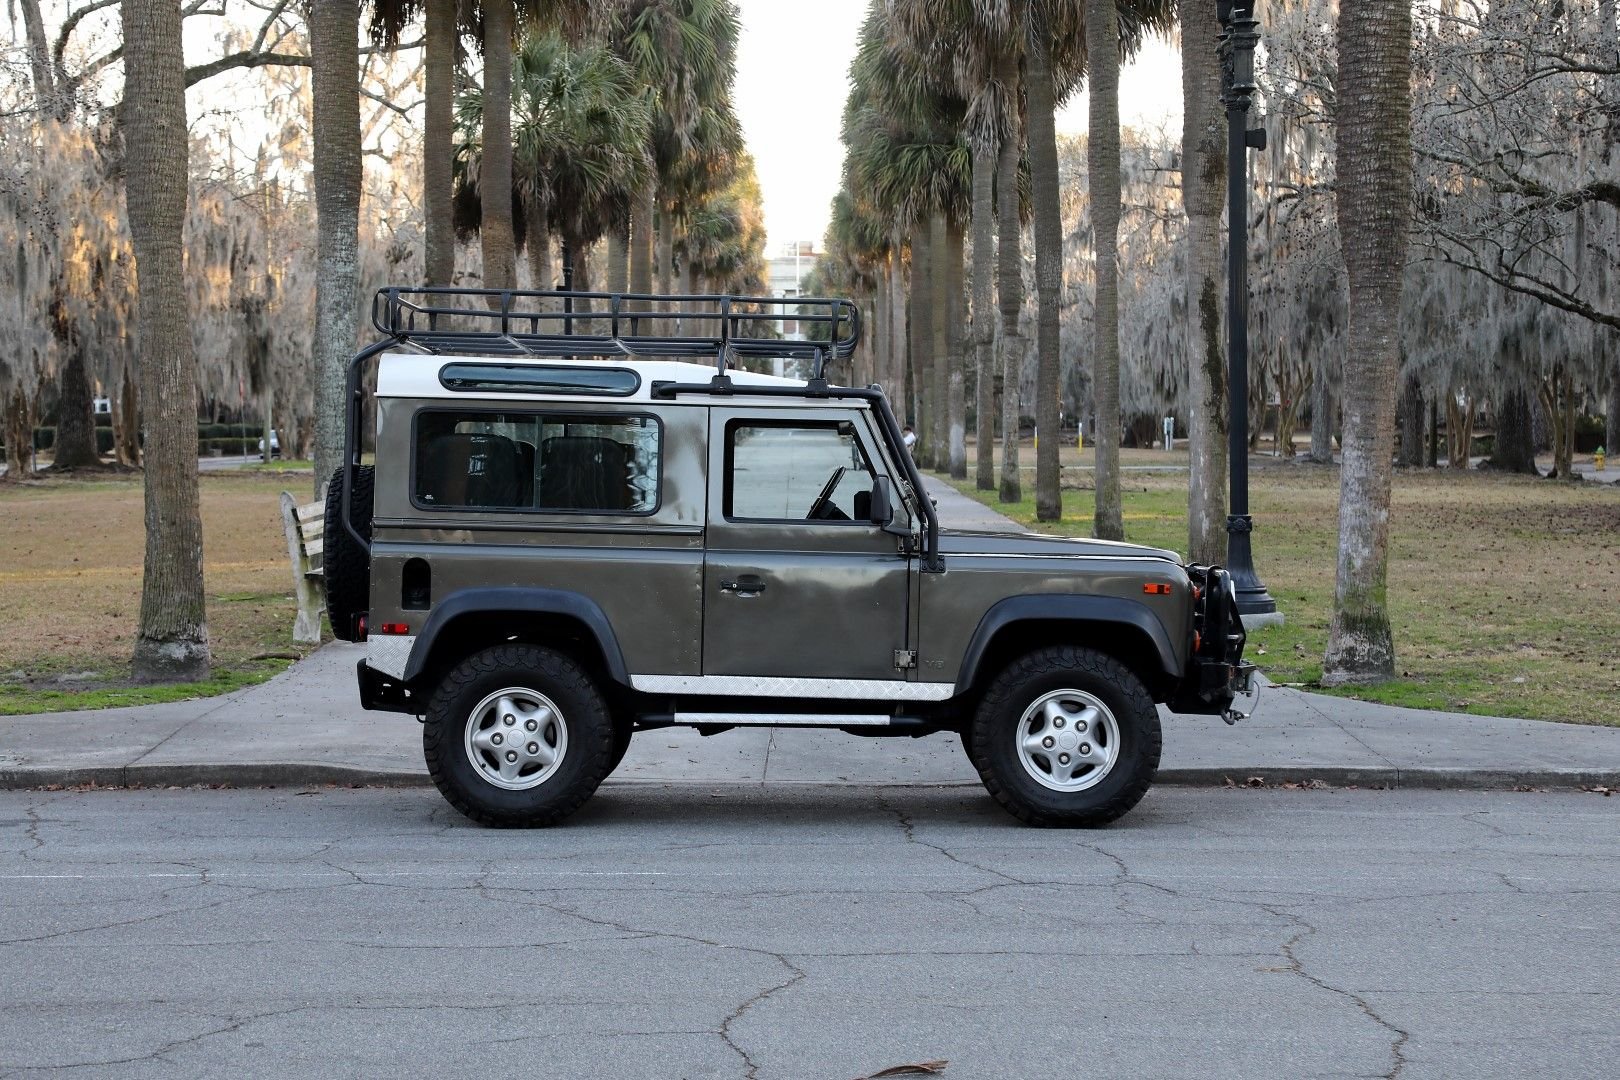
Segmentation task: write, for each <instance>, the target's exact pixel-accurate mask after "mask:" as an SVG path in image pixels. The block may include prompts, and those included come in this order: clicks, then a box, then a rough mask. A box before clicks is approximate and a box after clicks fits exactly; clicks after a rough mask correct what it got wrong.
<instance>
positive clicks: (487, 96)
mask: <svg viewBox="0 0 1620 1080" xmlns="http://www.w3.org/2000/svg"><path fill="white" fill-rule="evenodd" d="M483 10H484V27H483V35H482V41H483V46H484V86H483V92H482V94H481V100H482V101H483V104H484V112H483V132H482V143H481V145H482V146H483V147H484V154H483V159H482V161H481V164H480V169H479V172H480V175H481V176H482V178H483V181H484V182H483V183H482V184H481V185H480V191H481V192H482V194H483V215H482V219H481V221H482V224H481V227H480V228H479V230H478V236H479V239H480V241H482V243H483V248H484V286H485V288H491V289H510V288H511V287H512V286H513V284H515V281H514V277H513V271H514V263H515V260H516V257H517V240H516V238H515V236H514V235H513V231H512V36H513V34H514V33H515V32H516V29H517V26H516V12H515V11H514V9H513V0H484V2H483Z"/></svg>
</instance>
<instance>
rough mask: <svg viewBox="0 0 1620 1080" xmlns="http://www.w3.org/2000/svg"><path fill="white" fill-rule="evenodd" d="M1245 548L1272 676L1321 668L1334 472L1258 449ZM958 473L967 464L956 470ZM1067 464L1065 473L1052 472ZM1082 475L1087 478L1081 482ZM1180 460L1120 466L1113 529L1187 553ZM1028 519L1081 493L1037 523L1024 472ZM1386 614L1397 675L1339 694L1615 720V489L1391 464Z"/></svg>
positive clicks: (1311, 682) (1252, 649) (1087, 494)
mask: <svg viewBox="0 0 1620 1080" xmlns="http://www.w3.org/2000/svg"><path fill="white" fill-rule="evenodd" d="M1250 475H1251V502H1252V504H1253V505H1252V507H1251V509H1252V512H1253V514H1254V518H1255V533H1254V557H1255V564H1256V567H1257V569H1258V570H1259V572H1260V576H1261V579H1262V580H1263V581H1264V582H1265V583H1266V586H1267V587H1268V588H1269V589H1270V591H1271V594H1272V596H1274V597H1275V598H1276V600H1277V606H1278V608H1279V609H1280V610H1281V611H1282V612H1283V613H1284V615H1285V616H1286V617H1287V623H1286V625H1284V626H1281V627H1272V628H1267V629H1264V630H1259V631H1256V632H1255V633H1253V634H1251V635H1250V637H1249V650H1248V652H1249V656H1250V658H1251V659H1253V660H1254V661H1255V663H1257V664H1259V665H1260V667H1261V669H1262V670H1264V671H1265V673H1266V675H1267V676H1268V677H1269V678H1271V679H1273V680H1274V681H1276V682H1280V683H1297V684H1302V685H1304V686H1307V687H1310V688H1312V689H1320V687H1319V686H1318V685H1317V683H1318V680H1319V679H1320V678H1321V674H1322V654H1323V651H1324V649H1325V648H1326V645H1327V631H1328V618H1329V615H1330V613H1331V610H1332V601H1333V578H1334V560H1335V557H1336V552H1337V536H1338V532H1337V530H1338V519H1337V514H1338V471H1337V470H1336V469H1330V468H1324V467H1321V466H1312V465H1306V464H1284V463H1279V464H1266V465H1262V466H1258V467H1256V468H1255V469H1254V470H1253V471H1252V472H1251V474H1250ZM970 476H971V470H970ZM1069 481H1070V478H1069V477H1067V476H1066V477H1065V482H1066V483H1067V482H1069ZM1084 482H1085V483H1087V484H1089V482H1090V481H1089V477H1088V478H1087V479H1086V480H1085V481H1084ZM1186 485H1187V478H1186V474H1185V473H1177V474H1158V473H1126V474H1124V484H1123V486H1124V516H1125V535H1126V538H1127V539H1129V540H1134V541H1138V542H1141V543H1146V544H1154V545H1157V546H1160V547H1166V548H1171V549H1173V550H1176V551H1180V552H1182V553H1185V552H1186V550H1187V533H1186V530H1187V525H1186V499H1187V492H1186ZM956 486H957V487H958V488H959V489H961V490H962V491H963V492H964V493H966V494H968V495H970V496H973V497H975V498H978V499H980V500H981V501H982V502H984V503H985V504H986V505H988V506H990V507H993V508H994V509H997V510H999V511H1001V512H1002V513H1004V514H1006V515H1007V516H1008V517H1011V518H1012V519H1013V520H1015V521H1017V522H1019V523H1021V524H1023V525H1027V526H1029V527H1030V528H1033V529H1036V530H1038V531H1041V532H1047V533H1054V534H1058V535H1064V536H1089V535H1091V519H1092V513H1093V509H1094V501H1093V494H1092V492H1091V490H1089V489H1087V488H1071V489H1067V490H1065V491H1064V493H1063V514H1064V516H1063V520H1062V521H1060V522H1056V523H1037V522H1036V521H1035V509H1034V501H1033V489H1034V483H1033V476H1032V474H1031V473H1030V472H1029V471H1028V470H1026V474H1025V494H1026V495H1028V496H1030V497H1029V498H1026V499H1025V500H1024V501H1022V502H1018V503H1013V504H1002V503H1000V502H999V501H998V499H997V496H996V493H995V492H980V491H975V490H974V488H973V482H972V480H971V479H970V480H968V481H967V482H965V483H963V482H957V484H956ZM1390 524H1391V547H1390V565H1389V603H1390V619H1391V622H1392V625H1393V627H1394V632H1395V646H1396V664H1397V672H1398V677H1397V678H1396V679H1395V680H1393V681H1391V682H1388V683H1385V684H1383V685H1380V686H1375V687H1359V688H1353V689H1337V690H1332V691H1325V692H1328V693H1335V694H1342V695H1344V696H1347V697H1357V698H1363V699H1366V700H1369V701H1381V702H1386V703H1389V704H1394V705H1407V706H1412V707H1416V708H1425V709H1444V710H1451V711H1457V712H1472V713H1481V714H1490V715H1499V716H1522V717H1530V718H1534V719H1542V720H1564V721H1571V722H1576V723H1586V724H1611V725H1620V660H1617V654H1620V649H1617V645H1616V642H1615V634H1614V632H1613V631H1614V628H1615V623H1616V606H1617V604H1620V489H1617V488H1615V487H1614V486H1612V485H1597V484H1564V483H1555V482H1551V481H1546V480H1536V479H1534V478H1528V477H1503V476H1496V475H1492V474H1489V473H1480V472H1469V473H1452V472H1423V473H1403V474H1401V475H1399V476H1397V478H1396V481H1395V492H1394V503H1393V510H1392V514H1391V519H1390Z"/></svg>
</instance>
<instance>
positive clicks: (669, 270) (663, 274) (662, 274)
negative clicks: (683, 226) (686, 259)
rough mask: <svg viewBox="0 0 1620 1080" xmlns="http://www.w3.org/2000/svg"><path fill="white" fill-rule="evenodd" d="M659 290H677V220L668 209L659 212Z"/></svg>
mask: <svg viewBox="0 0 1620 1080" xmlns="http://www.w3.org/2000/svg"><path fill="white" fill-rule="evenodd" d="M658 291H659V292H661V293H663V294H664V295H665V296H668V295H669V294H670V293H672V292H674V291H675V222H674V215H673V214H671V213H670V212H669V211H668V210H664V211H662V212H661V213H659V214H658ZM666 306H667V305H666Z"/></svg>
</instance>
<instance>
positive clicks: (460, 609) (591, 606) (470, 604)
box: [404, 587, 630, 686]
mask: <svg viewBox="0 0 1620 1080" xmlns="http://www.w3.org/2000/svg"><path fill="white" fill-rule="evenodd" d="M466 615H490V616H496V615H562V616H567V617H569V618H572V619H577V620H578V621H579V622H580V623H581V624H583V625H584V627H585V628H586V630H587V631H588V632H589V633H590V635H591V637H593V638H594V639H595V641H596V646H597V648H598V649H599V650H600V652H601V655H602V663H603V666H604V667H605V668H606V670H607V674H608V677H609V678H611V679H613V681H614V682H617V683H622V684H624V685H625V686H628V685H630V675H629V673H628V672H627V671H626V670H625V666H624V653H623V652H622V651H621V650H620V648H619V639H618V638H617V637H616V636H615V635H614V633H613V625H612V624H611V623H610V622H608V617H607V615H606V614H605V613H604V612H603V611H602V608H601V606H600V605H598V604H597V603H596V601H594V600H592V599H590V598H589V597H586V596H582V595H581V594H579V593H576V592H568V591H566V590H563V589H523V588H512V587H491V588H476V589H458V590H457V591H456V592H453V593H451V594H450V595H449V596H447V597H445V598H444V599H443V600H441V601H439V603H438V604H436V605H435V606H434V608H433V613H432V614H431V615H429V616H428V621H427V622H426V623H425V624H424V625H423V627H422V631H421V633H420V634H418V635H417V638H416V644H415V645H414V646H412V648H411V656H410V659H409V660H408V661H407V662H406V664H405V675H404V681H405V682H406V683H411V682H414V681H415V680H417V679H419V678H420V677H421V676H422V674H423V672H424V671H426V669H427V662H428V657H430V656H432V655H433V646H434V644H435V642H436V640H437V639H438V637H439V635H440V634H441V633H443V632H444V629H445V627H447V626H449V625H450V624H451V623H452V622H454V621H455V620H456V619H459V618H461V617H463V616H466Z"/></svg>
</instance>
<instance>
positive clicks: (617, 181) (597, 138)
mask: <svg viewBox="0 0 1620 1080" xmlns="http://www.w3.org/2000/svg"><path fill="white" fill-rule="evenodd" d="M512 73H513V89H514V91H515V94H514V104H515V106H516V109H515V115H516V121H517V123H516V128H515V129H514V132H513V136H514V138H513V140H512V149H513V157H514V161H515V163H516V168H515V183H514V184H513V185H512V186H511V187H509V188H508V191H507V198H508V201H510V202H512V203H514V205H516V207H517V209H518V210H519V211H520V214H519V219H520V220H521V221H522V222H523V224H524V226H525V228H524V239H525V242H526V245H527V247H528V250H529V257H530V259H531V260H538V259H543V258H545V253H546V252H547V251H548V250H549V234H550V233H551V232H553V231H555V232H556V233H558V234H559V235H560V236H561V238H562V241H563V244H564V247H565V250H566V251H568V252H570V253H571V254H572V255H573V256H574V257H575V259H576V263H575V266H576V269H579V268H580V267H582V266H583V265H584V253H585V251H586V249H587V248H588V247H589V245H591V244H593V243H595V242H596V241H597V240H599V239H601V237H602V236H603V235H604V234H605V233H606V232H607V231H608V229H609V228H611V227H612V226H613V223H614V222H616V221H622V220H623V219H624V216H625V212H626V210H627V209H628V205H629V201H630V197H631V193H632V192H634V191H636V190H638V188H639V186H640V185H642V184H645V183H647V182H648V181H649V179H650V176H651V161H650V159H649V158H648V155H647V133H648V130H649V128H650V127H651V123H652V117H651V110H650V109H649V107H648V105H647V101H646V97H645V95H644V94H642V93H641V89H640V86H639V84H638V83H637V81H636V78H635V75H634V73H633V72H632V71H631V70H630V68H629V67H628V66H627V65H626V64H625V63H624V62H623V61H622V60H620V59H618V58H617V57H616V56H614V55H613V53H612V52H611V51H610V50H609V49H608V48H607V47H606V46H604V45H601V44H585V45H580V46H571V45H569V44H568V42H567V41H565V40H564V39H563V37H562V36H561V35H560V34H557V33H555V32H553V33H545V34H530V35H529V36H528V37H526V38H525V39H524V41H523V44H522V45H521V47H520V48H519V49H518V52H517V55H516V57H515V58H514V61H513V68H512ZM459 112H460V127H461V138H462V141H461V144H460V146H459V147H458V149H457V154H456V164H457V193H456V218H457V223H458V225H459V226H460V227H462V228H464V229H468V230H479V231H482V230H483V229H485V228H487V227H488V224H487V220H486V218H485V214H486V213H487V211H486V209H485V208H486V207H487V206H488V204H489V194H490V189H489V184H490V182H491V181H490V179H489V176H488V173H487V172H486V167H485V163H486V160H487V157H486V155H485V154H484V152H483V143H482V132H483V127H482V124H481V121H482V119H483V117H484V116H485V114H486V113H487V109H486V108H485V104H484V99H483V96H482V94H481V92H480V91H478V90H477V89H470V90H469V91H468V92H467V93H466V94H464V95H463V96H462V99H461V102H460V105H459ZM514 193H515V196H516V197H515V198H514ZM531 265H534V264H531ZM534 270H535V277H536V279H537V280H538V279H540V276H541V269H540V267H539V266H537V265H534ZM576 284H577V285H579V286H580V287H583V286H582V284H580V283H576Z"/></svg>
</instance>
